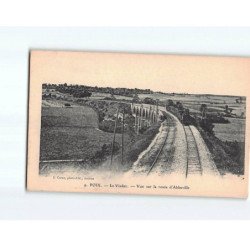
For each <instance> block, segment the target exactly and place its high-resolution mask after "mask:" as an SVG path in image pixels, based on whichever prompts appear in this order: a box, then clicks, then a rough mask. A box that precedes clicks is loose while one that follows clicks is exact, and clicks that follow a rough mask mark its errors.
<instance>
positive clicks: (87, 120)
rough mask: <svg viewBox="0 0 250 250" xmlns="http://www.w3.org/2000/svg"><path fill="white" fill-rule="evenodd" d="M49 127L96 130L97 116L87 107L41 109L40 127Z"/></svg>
mask: <svg viewBox="0 0 250 250" xmlns="http://www.w3.org/2000/svg"><path fill="white" fill-rule="evenodd" d="M50 126H59V127H61V126H63V127H71V126H73V127H94V128H98V114H97V113H96V112H95V111H94V109H92V108H90V107H88V106H81V107H80V106H79V107H43V108H42V127H50Z"/></svg>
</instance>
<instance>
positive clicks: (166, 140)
mask: <svg viewBox="0 0 250 250" xmlns="http://www.w3.org/2000/svg"><path fill="white" fill-rule="evenodd" d="M162 111H164V112H166V114H167V119H166V120H165V121H164V122H162V124H161V127H160V129H159V133H158V134H157V136H156V137H155V139H154V140H153V141H152V143H151V144H150V146H149V147H148V148H147V149H146V150H145V151H143V152H142V153H141V154H140V155H139V158H138V160H137V161H136V162H135V163H134V164H133V167H132V171H133V172H134V173H135V174H146V175H153V174H156V175H159V176H161V175H166V174H168V175H169V174H179V175H182V176H186V177H190V176H204V175H219V172H218V170H217V168H216V165H215V163H214V161H213V160H212V157H211V154H210V152H209V150H208V148H207V146H206V144H205V142H204V140H203V139H202V137H201V135H200V132H199V131H198V130H197V128H196V127H194V126H191V125H190V126H183V125H182V123H181V122H180V121H179V120H178V118H177V117H175V116H174V115H173V114H171V113H170V112H168V111H166V110H165V108H164V107H159V112H160V113H161V112H162Z"/></svg>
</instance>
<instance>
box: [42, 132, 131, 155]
mask: <svg viewBox="0 0 250 250" xmlns="http://www.w3.org/2000/svg"><path fill="white" fill-rule="evenodd" d="M112 139H113V134H112V133H106V132H103V131H100V130H98V129H95V128H76V127H44V128H42V129H41V144H40V145H41V146H40V159H41V160H67V159H91V158H92V157H93V156H94V155H95V153H96V152H97V151H99V150H101V148H102V146H103V144H109V143H111V142H112ZM126 140H127V138H126ZM116 141H117V142H120V141H121V135H119V134H117V135H116Z"/></svg>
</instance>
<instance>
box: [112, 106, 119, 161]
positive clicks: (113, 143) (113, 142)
mask: <svg viewBox="0 0 250 250" xmlns="http://www.w3.org/2000/svg"><path fill="white" fill-rule="evenodd" d="M118 114H119V107H118V108H117V112H116V118H115V128H114V135H113V141H112V150H111V159H110V165H112V163H113V154H114V145H115V134H116V127H117V121H118Z"/></svg>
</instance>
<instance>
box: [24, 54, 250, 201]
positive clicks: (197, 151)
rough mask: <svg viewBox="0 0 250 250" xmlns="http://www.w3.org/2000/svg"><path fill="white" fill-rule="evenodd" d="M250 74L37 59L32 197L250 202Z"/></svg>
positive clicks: (210, 67) (111, 59) (233, 63)
mask: <svg viewBox="0 0 250 250" xmlns="http://www.w3.org/2000/svg"><path fill="white" fill-rule="evenodd" d="M249 65H250V60H249V59H248V58H237V57H212V56H210V57H208V56H204V57H203V56H177V55H176V56H175V55H157V54H155V55H154V54H129V53H127V54H126V53H94V52H92V53H91V52H62V51H54V52H53V51H32V52H31V61H30V103H29V112H30V118H31V119H30V121H29V131H30V133H29V152H28V154H29V162H28V188H30V189H31V190H33V189H34V190H36V189H37V188H38V190H47V191H73V192H104V193H105V192H114V193H116V192H117V193H135V194H137V193H138V194H160V195H168V194H170V195H194V196H200V195H204V196H226V197H228V196H229V197H246V196H247V181H248V178H247V173H248V172H247V171H248V168H247V166H248V165H246V162H247V161H248V158H247V157H246V154H245V152H246V150H245V149H246V147H247V146H246V145H247V140H246V138H247V135H246V131H247V129H246V126H247V123H246V118H247V100H248V94H249V89H248V83H249V77H248V74H247V70H246V69H247V68H248V67H249Z"/></svg>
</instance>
